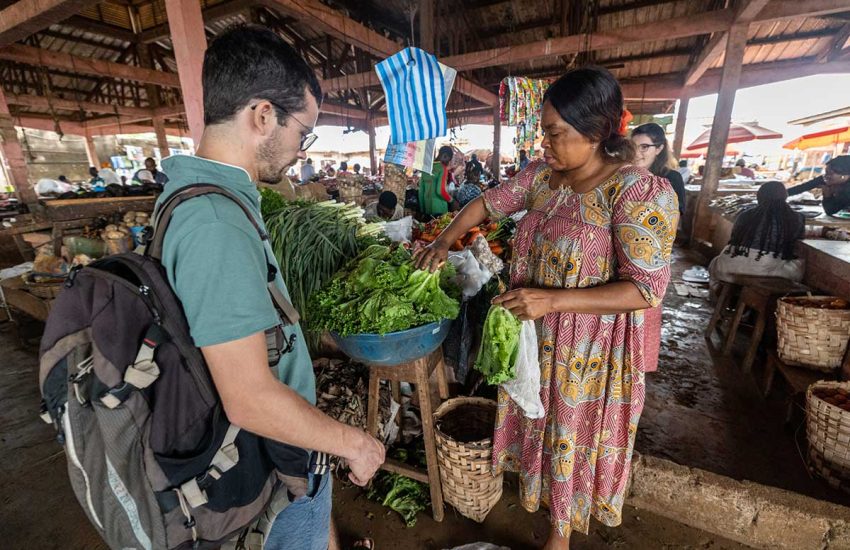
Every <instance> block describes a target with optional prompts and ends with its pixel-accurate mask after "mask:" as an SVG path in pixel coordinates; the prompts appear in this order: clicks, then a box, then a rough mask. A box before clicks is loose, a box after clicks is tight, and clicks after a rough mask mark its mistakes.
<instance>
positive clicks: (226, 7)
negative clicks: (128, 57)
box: [139, 0, 257, 43]
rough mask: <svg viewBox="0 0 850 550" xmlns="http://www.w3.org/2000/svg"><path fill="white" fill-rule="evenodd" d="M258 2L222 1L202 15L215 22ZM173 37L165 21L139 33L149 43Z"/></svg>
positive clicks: (207, 21) (205, 21)
mask: <svg viewBox="0 0 850 550" xmlns="http://www.w3.org/2000/svg"><path fill="white" fill-rule="evenodd" d="M256 4H257V3H256V2H255V1H254V0H230V1H229V2H222V3H220V4H216V5H214V6H213V7H211V8H207V9H205V10H203V11H202V12H201V15H202V16H203V18H204V23H207V24H209V23H215V22H216V21H219V20H220V19H224V18H225V17H230V16H231V15H236V14H238V13H240V12H243V11H245V10H246V9H248V8H250V7H252V6H255V5H256ZM170 38H171V33H170V31H169V30H168V23H167V22H166V23H163V24H161V25H157V26H156V27H151V28H149V29H147V30H144V31H142V32H141V33H139V41H140V42H144V43H148V42H159V41H160V40H166V39H170Z"/></svg>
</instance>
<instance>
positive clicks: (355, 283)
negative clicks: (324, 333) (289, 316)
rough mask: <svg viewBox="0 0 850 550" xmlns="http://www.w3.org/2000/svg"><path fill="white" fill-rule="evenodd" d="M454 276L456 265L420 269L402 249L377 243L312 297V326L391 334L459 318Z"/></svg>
mask: <svg viewBox="0 0 850 550" xmlns="http://www.w3.org/2000/svg"><path fill="white" fill-rule="evenodd" d="M454 276H455V272H454V268H453V267H451V266H447V267H445V268H443V269H441V270H439V271H437V272H435V273H429V272H427V271H422V270H419V269H416V268H415V267H414V266H413V262H412V259H411V257H410V253H409V252H408V251H407V250H405V249H404V248H402V247H398V248H395V249H391V248H389V247H387V246H383V245H372V246H370V247H369V248H367V249H366V250H364V251H363V252H362V253H361V254H360V255H359V256H357V258H355V259H354V260H352V261H351V262H350V263H349V264H348V265H346V266H345V268H343V269H342V270H341V271H339V272H338V273H337V274H336V275H335V276H334V278H333V279H331V281H330V282H329V283H328V284H326V285H325V286H324V287H323V288H322V289H321V290H319V291H318V292H316V293H314V294H313V295H312V296H311V298H310V305H309V308H308V311H309V319H310V328H311V329H313V330H329V331H332V332H336V333H337V334H339V335H341V336H349V335H351V334H386V333H388V332H397V331H400V330H407V329H409V328H412V327H416V326H420V325H424V324H427V323H432V322H435V321H440V320H442V319H454V318H455V317H457V316H458V313H459V312H460V303H459V302H458V298H459V291H458V289H457V287H455V286H454V285H453V284H452V283H451V282H450V279H452V278H453V277H454ZM447 290H448V293H447Z"/></svg>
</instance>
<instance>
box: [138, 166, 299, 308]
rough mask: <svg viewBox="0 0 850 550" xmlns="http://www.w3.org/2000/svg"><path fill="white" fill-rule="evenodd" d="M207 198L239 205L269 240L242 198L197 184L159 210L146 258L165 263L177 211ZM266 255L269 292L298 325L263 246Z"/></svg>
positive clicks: (249, 219)
mask: <svg viewBox="0 0 850 550" xmlns="http://www.w3.org/2000/svg"><path fill="white" fill-rule="evenodd" d="M204 195H222V196H224V197H227V198H228V199H230V200H231V201H233V202H234V203H236V205H237V206H239V208H241V209H242V212H243V213H244V214H245V216H246V217H247V218H248V221H250V222H251V225H253V226H254V229H255V230H256V231H257V234H258V235H259V236H260V240H261V241H267V240H269V235H268V233H266V232H265V231H264V230H263V228H262V227H260V224H259V223H257V220H256V219H254V215H253V214H252V213H251V211H250V210H248V207H247V206H245V204H244V203H243V202H242V201H241V200H240V199H239V197H237V196H236V195H234V194H233V193H231V192H230V191H228V190H227V189H224V188H223V187H220V186H218V185H214V184H211V183H196V184H193V185H187V186H186V187H183V188H181V189H180V190H179V191H177V192H176V193H174V194H173V195H171V196H170V197H168V198H167V199H166V200H165V202H163V203H162V204H161V205H160V206H159V208H157V209H156V212H154V220H153V234H152V235H151V236H150V237H149V238H148V239H146V241H147V245H146V246H145V252H144V254H145V256H149V257H151V258H153V259H155V260H156V261H158V262H161V261H162V248H163V243H164V242H165V232H166V231H167V230H168V225H169V224H170V223H171V217H172V215H173V214H174V210H175V209H176V208H177V207H178V206H180V205H181V204H183V203H184V202H186V201H187V200H190V199H193V198H195V197H202V196H204ZM263 254H264V255H265V257H266V267H267V274H266V283H267V285H268V291H269V294H270V295H271V298H272V302H273V303H274V304H275V306H277V308H278V309H279V310H280V313H281V316H282V317H283V321H284V323H286V324H288V325H294V324H295V323H297V322H298V321H299V319H300V315H299V314H298V311H297V310H296V309H295V306H293V305H292V303H290V301H289V300H287V299H286V297H285V296H284V295H283V293H282V292H280V290H278V288H277V287H276V286H275V284H274V281H275V277H276V276H277V268H276V267H275V266H274V265H273V264H272V263H271V261H269V255H268V252H266V247H265V245H263Z"/></svg>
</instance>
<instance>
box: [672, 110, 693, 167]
mask: <svg viewBox="0 0 850 550" xmlns="http://www.w3.org/2000/svg"><path fill="white" fill-rule="evenodd" d="M689 103H690V98H689V97H688V96H686V95H683V96H682V97H680V98H679V111H678V112H677V113H676V133H675V134H674V136H673V156H674V157H676V158H677V159H678V158H679V157H680V156H681V155H682V145H683V143H682V142H683V141H684V140H685V123H686V122H687V121H688V104H689Z"/></svg>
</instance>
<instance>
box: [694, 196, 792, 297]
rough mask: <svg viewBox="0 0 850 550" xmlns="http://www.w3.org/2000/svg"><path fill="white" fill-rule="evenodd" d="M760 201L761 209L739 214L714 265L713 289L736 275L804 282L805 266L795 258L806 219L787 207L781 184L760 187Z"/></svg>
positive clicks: (758, 207)
mask: <svg viewBox="0 0 850 550" xmlns="http://www.w3.org/2000/svg"><path fill="white" fill-rule="evenodd" d="M757 197H758V205H757V206H754V207H752V208H749V209H747V210H744V211H743V212H741V213H740V214H738V218H737V219H736V220H735V225H734V226H733V227H732V237H731V238H730V239H729V244H727V245H726V247H725V248H724V249H723V251H722V252H721V253H720V254H719V255H718V256H717V257H716V258H714V259H713V260H712V261H711V265H709V267H708V271H709V273H710V274H711V280H712V286H714V284H715V283H716V282H717V281H723V280H729V278H730V277H734V276H735V275H755V276H759V277H781V278H783V279H788V280H791V281H796V282H799V281H801V280H803V274H804V268H805V263H804V262H803V260H802V259H799V258H796V256H795V255H794V245H795V244H796V242H797V241H798V240H799V239H801V238H802V237H803V233H804V231H805V218H804V217H803V215H802V214H800V213H799V212H794V211H793V210H792V209H791V207H790V206H788V204H786V202H785V200H786V199H787V198H788V192H787V191H786V190H785V186H784V185H782V183H780V182H778V181H769V182H767V183H765V184H764V185H762V186H761V187H759V190H758V195H757Z"/></svg>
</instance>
